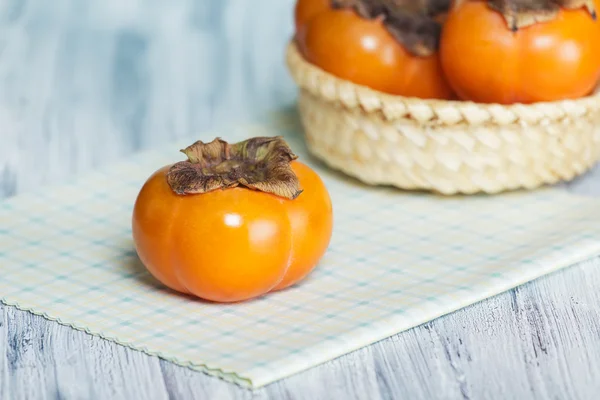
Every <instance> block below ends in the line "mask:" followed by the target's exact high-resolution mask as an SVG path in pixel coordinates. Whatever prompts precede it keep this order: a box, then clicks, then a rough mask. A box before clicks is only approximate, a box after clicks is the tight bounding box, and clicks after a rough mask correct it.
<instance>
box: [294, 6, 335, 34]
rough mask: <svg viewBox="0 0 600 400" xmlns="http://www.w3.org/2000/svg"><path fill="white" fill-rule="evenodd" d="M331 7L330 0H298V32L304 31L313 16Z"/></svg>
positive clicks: (296, 24)
mask: <svg viewBox="0 0 600 400" xmlns="http://www.w3.org/2000/svg"><path fill="white" fill-rule="evenodd" d="M330 9H331V1H330V0H298V1H297V2H296V7H295V8H294V23H295V27H296V32H303V31H304V29H305V28H306V24H308V22H309V21H310V20H311V19H312V18H313V17H315V16H316V15H318V14H320V13H322V12H324V11H327V10H330Z"/></svg>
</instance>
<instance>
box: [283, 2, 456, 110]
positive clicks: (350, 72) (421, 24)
mask: <svg viewBox="0 0 600 400" xmlns="http://www.w3.org/2000/svg"><path fill="white" fill-rule="evenodd" d="M429 2H431V0H429ZM325 3H330V4H329V6H328V7H326V6H327V4H325ZM401 3H402V2H396V4H395V5H393V4H392V3H390V2H384V1H381V0H337V1H336V0H333V1H317V0H299V1H298V3H297V7H296V16H295V20H296V43H297V44H298V48H299V49H300V51H301V52H302V53H303V55H304V57H305V58H306V59H307V61H309V62H311V63H312V64H314V65H316V66H318V67H319V68H322V69H323V70H325V71H327V72H329V73H331V74H333V75H335V76H337V77H339V78H342V79H346V80H348V81H351V82H354V83H356V84H359V85H364V86H367V87H370V88H372V89H374V90H378V91H382V92H385V93H389V94H395V95H402V96H407V97H419V98H439V99H447V98H450V97H451V96H452V93H451V89H450V87H449V85H448V84H447V83H446V81H445V78H444V76H443V73H442V68H441V65H440V61H439V57H438V53H437V42H438V38H439V31H440V23H439V22H438V21H436V19H435V16H432V15H429V14H428V8H427V7H426V6H425V5H424V4H425V3H428V2H424V1H405V2H404V3H402V4H401Z"/></svg>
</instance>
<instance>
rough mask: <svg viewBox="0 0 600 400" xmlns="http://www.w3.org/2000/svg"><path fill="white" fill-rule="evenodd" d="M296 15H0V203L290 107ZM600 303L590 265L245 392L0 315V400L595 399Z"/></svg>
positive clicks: (21, 2) (250, 11)
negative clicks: (288, 54) (290, 43)
mask: <svg viewBox="0 0 600 400" xmlns="http://www.w3.org/2000/svg"><path fill="white" fill-rule="evenodd" d="M292 7H293V0H261V1H257V2H255V1H253V2H250V1H248V0H206V1H193V0H187V1H185V0H179V1H145V2H143V1H134V0H129V1H121V0H89V1H86V2H82V1H77V0H54V1H52V2H48V1H45V0H28V1H26V0H4V1H2V2H0V197H7V196H11V195H14V194H17V193H23V192H28V191H32V190H43V185H48V184H52V183H58V182H64V181H66V180H67V179H68V178H69V177H70V176H73V175H74V174H81V173H84V172H85V171H87V170H89V169H92V168H97V167H99V166H101V165H103V164H106V163H109V162H111V161H113V160H116V159H119V158H121V157H124V156H126V155H127V154H128V153H130V152H133V151H138V150H140V149H144V148H149V147H156V146H160V145H161V144H162V143H165V142H167V141H170V140H173V139H174V138H177V137H181V136H184V135H189V134H190V133H193V132H195V131H200V130H205V129H210V128H213V127H215V126H221V125H224V124H229V123H233V122H235V121H239V120H243V119H249V118H251V117H252V116H253V115H256V114H257V113H262V112H264V111H266V110H269V109H272V108H276V107H283V106H286V105H288V104H290V103H291V102H292V101H293V99H294V96H295V88H294V87H293V85H292V83H291V80H290V79H289V77H288V76H287V73H286V71H285V68H284V65H283V49H284V46H285V43H286V41H287V39H288V37H289V35H290V34H291V32H292V23H291V21H292V19H291V10H292ZM564 186H565V187H566V188H567V189H568V190H571V191H574V192H576V193H580V194H583V195H598V194H600V169H596V170H594V171H593V172H591V173H590V174H588V175H586V176H585V177H584V178H582V179H578V180H577V181H576V182H573V183H571V184H568V185H564ZM0 223H1V222H0ZM0 273H1V266H0ZM599 288H600V259H596V260H592V261H589V262H586V263H583V264H581V265H578V266H575V267H572V268H569V269H567V270H564V271H561V272H558V273H556V274H553V275H551V276H548V277H545V278H542V279H539V280H537V281H535V282H531V283H529V284H526V285H524V286H522V287H520V288H518V289H516V290H513V291H510V292H508V293H504V294H502V295H499V296H496V297H494V298H492V299H489V300H486V301H484V302H481V303H479V304H475V305H473V306H471V307H468V308H466V309H463V310H460V311H457V312H455V313H453V314H451V315H448V316H446V317H442V318H439V319H437V320H435V321H433V322H431V323H429V324H426V325H424V326H420V327H417V328H415V329H412V330H410V331H407V332H404V333H402V334H399V335H396V336H394V337H392V338H390V339H387V340H384V341H382V342H379V343H376V344H374V345H373V346H370V347H367V348H364V349H361V350H359V351H356V352H354V353H352V354H349V355H347V356H344V357H342V358H340V359H337V360H334V361H331V362H329V363H327V364H324V365H322V366H319V367H316V368H314V369H311V370H309V371H306V372H304V373H301V374H298V375H296V376H293V377H291V378H288V379H285V380H283V381H280V382H277V383H275V384H272V385H270V386H268V387H266V388H264V389H261V390H259V391H256V392H250V391H246V390H243V389H240V388H238V387H236V386H233V385H231V384H228V383H225V382H223V381H220V380H218V379H215V378H211V377H208V376H206V375H204V374H202V373H197V372H193V371H191V370H189V369H186V368H182V367H178V366H176V365H173V364H171V363H169V362H165V361H162V360H159V359H158V358H155V357H149V356H146V355H144V354H142V353H139V352H135V351H132V350H129V349H127V348H125V347H122V346H119V345H116V344H114V343H112V342H108V341H105V340H102V339H99V338H96V337H92V336H90V335H87V334H85V333H81V332H77V331H75V330H72V329H70V328H67V327H64V326H61V325H58V324H56V323H52V322H48V321H46V320H44V319H43V318H41V317H38V316H34V315H32V314H29V313H26V312H22V311H18V310H16V309H14V308H12V307H2V306H0V399H55V398H60V399H91V398H93V399H96V398H97V399H108V398H110V399H170V398H181V399H188V398H197V399H204V398H207V399H250V398H257V399H270V398H272V399H288V398H289V399H310V400H314V399H332V398H340V399H367V398H368V399H398V398H410V399H509V398H515V399H517V398H518V399H524V398H535V399H547V398H553V399H595V398H597V393H598V392H599V391H600V315H599V313H600V294H599V290H598V289H599Z"/></svg>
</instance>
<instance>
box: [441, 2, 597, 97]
mask: <svg viewBox="0 0 600 400" xmlns="http://www.w3.org/2000/svg"><path fill="white" fill-rule="evenodd" d="M596 4H597V3H596ZM440 57H441V61H442V66H443V69H444V72H445V75H446V77H447V79H448V82H449V83H450V85H451V86H452V88H453V89H454V91H455V92H456V93H457V95H458V96H459V97H460V98H461V99H465V100H472V101H476V102H481V103H500V104H512V103H534V102H540V101H555V100H563V99H574V98H579V97H582V96H585V95H588V94H590V93H591V92H592V91H593V89H594V88H595V87H596V85H597V83H598V78H599V75H600V23H599V22H598V21H597V16H596V9H595V3H594V1H593V0H455V1H454V2H453V5H452V7H451V8H450V10H449V12H448V16H447V19H446V22H445V24H444V27H443V30H442V34H441V40H440Z"/></svg>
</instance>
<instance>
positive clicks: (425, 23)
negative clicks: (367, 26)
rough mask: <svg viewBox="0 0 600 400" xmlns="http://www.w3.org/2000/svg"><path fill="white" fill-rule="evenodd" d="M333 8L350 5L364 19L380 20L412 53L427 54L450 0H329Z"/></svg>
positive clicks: (435, 41)
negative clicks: (438, 18)
mask: <svg viewBox="0 0 600 400" xmlns="http://www.w3.org/2000/svg"><path fill="white" fill-rule="evenodd" d="M331 5H332V7H333V8H336V9H340V8H351V9H353V10H355V11H356V12H357V13H358V15H360V16H361V17H363V18H366V19H381V20H382V21H383V25H384V26H385V28H386V29H387V30H388V32H390V34H391V35H392V36H393V37H394V39H396V40H397V41H398V42H399V43H401V44H402V45H403V46H404V47H405V48H406V49H407V50H408V51H409V52H410V53H411V54H413V55H415V56H429V55H431V54H433V53H435V52H436V51H437V49H438V46H439V38H440V33H441V28H442V27H441V24H440V23H439V22H438V20H437V19H436V18H437V17H438V16H439V15H441V14H445V13H446V12H447V11H448V8H449V5H450V0H331Z"/></svg>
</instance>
